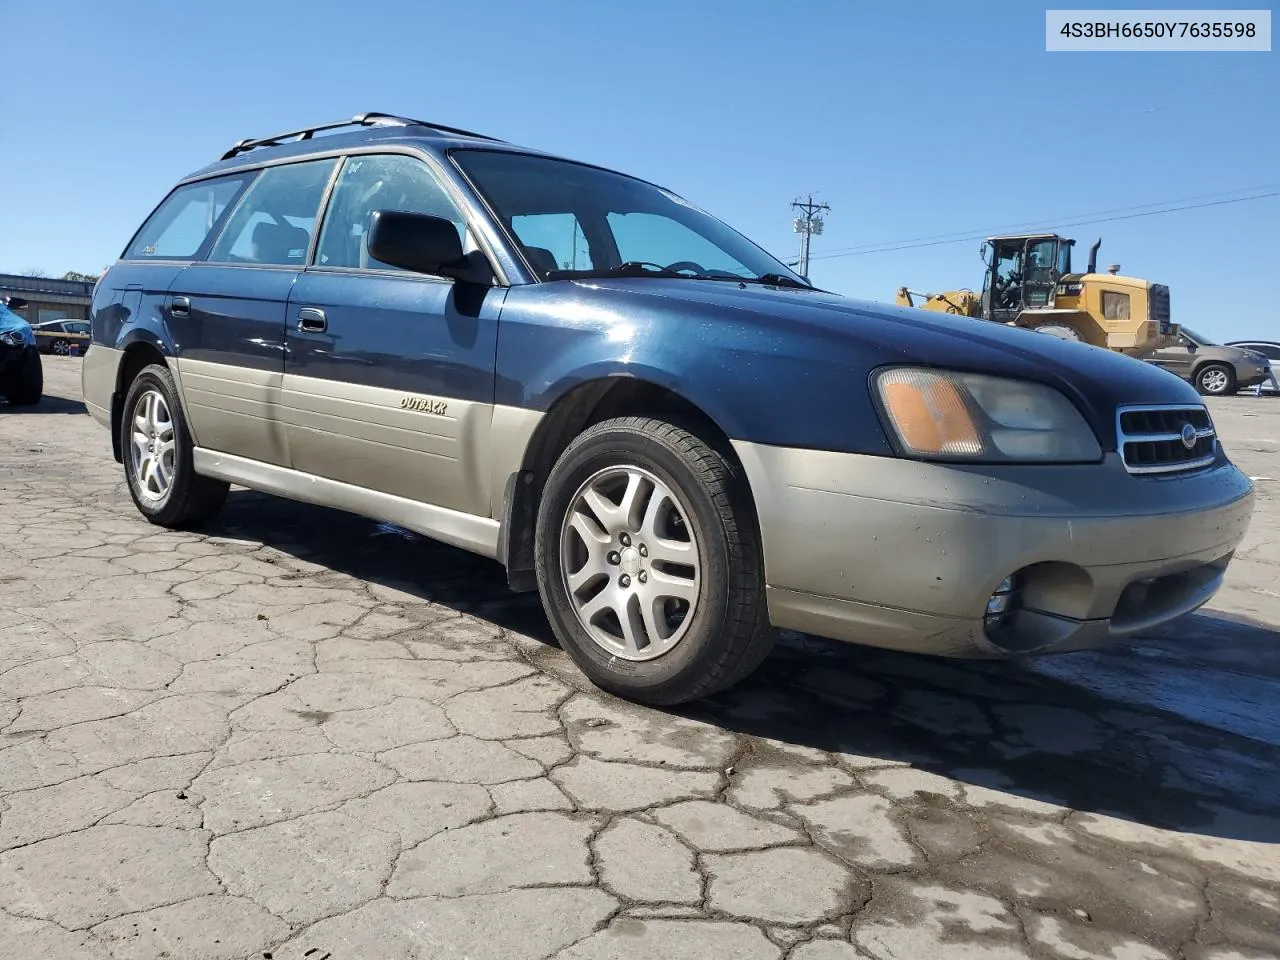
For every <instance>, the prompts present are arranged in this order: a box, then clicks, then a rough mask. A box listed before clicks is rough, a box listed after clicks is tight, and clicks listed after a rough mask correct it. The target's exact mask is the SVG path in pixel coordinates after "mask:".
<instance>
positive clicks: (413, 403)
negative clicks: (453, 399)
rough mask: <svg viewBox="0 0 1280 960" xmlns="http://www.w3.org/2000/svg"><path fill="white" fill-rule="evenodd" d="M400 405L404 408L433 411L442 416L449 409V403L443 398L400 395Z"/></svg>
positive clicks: (422, 411)
mask: <svg viewBox="0 0 1280 960" xmlns="http://www.w3.org/2000/svg"><path fill="white" fill-rule="evenodd" d="M400 406H401V407H402V408H403V409H405V410H417V411H418V412H419V413H433V414H435V415H436V416H438V417H443V416H444V415H445V413H446V412H447V411H448V409H449V405H448V404H447V403H445V402H444V401H443V400H428V399H427V398H426V397H401V398H400Z"/></svg>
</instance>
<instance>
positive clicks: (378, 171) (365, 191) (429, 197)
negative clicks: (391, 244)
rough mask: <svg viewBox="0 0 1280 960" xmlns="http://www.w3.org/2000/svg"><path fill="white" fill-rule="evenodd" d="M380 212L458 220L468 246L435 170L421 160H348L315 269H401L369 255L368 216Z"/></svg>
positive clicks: (327, 217)
mask: <svg viewBox="0 0 1280 960" xmlns="http://www.w3.org/2000/svg"><path fill="white" fill-rule="evenodd" d="M377 210H394V211H396V212H398V213H422V214H427V215H429V216H433V217H440V218H442V219H445V220H450V221H452V222H453V224H454V226H455V227H457V229H458V237H459V239H461V240H463V241H464V243H465V240H466V222H465V221H464V219H463V217H462V214H461V213H460V212H459V211H458V208H457V206H456V205H455V204H454V202H453V200H451V199H450V197H449V194H448V193H446V192H445V189H444V187H442V186H441V185H440V182H439V180H437V179H436V176H435V174H434V173H432V171H431V169H430V168H429V167H428V166H427V165H426V164H425V163H423V162H422V161H421V160H419V159H417V158H416V157H409V156H405V155H403V154H373V155H368V156H365V155H359V156H354V157H349V158H348V159H347V162H346V164H345V166H343V168H342V173H341V174H340V175H339V176H338V183H337V186H335V187H334V190H333V195H332V197H331V198H330V200H329V208H328V211H327V212H326V213H325V217H324V226H323V228H322V229H321V232H320V244H319V246H318V247H317V248H316V265H317V266H321V267H355V268H360V269H376V270H399V269H400V268H399V267H394V266H392V265H391V264H388V263H383V262H382V261H381V260H375V259H374V258H373V257H372V256H370V254H369V241H368V237H369V218H370V217H371V216H372V215H373V213H374V212H375V211H377Z"/></svg>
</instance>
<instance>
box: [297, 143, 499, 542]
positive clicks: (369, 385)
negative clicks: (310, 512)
mask: <svg viewBox="0 0 1280 960" xmlns="http://www.w3.org/2000/svg"><path fill="white" fill-rule="evenodd" d="M376 210H397V211H403V212H410V213H426V214H431V215H434V216H440V217H445V218H447V219H449V220H451V221H453V222H454V224H455V225H456V226H457V228H458V230H459V232H460V234H461V235H462V236H463V239H464V243H466V242H467V240H468V238H469V236H470V234H469V232H468V231H467V228H466V225H465V218H464V216H463V215H462V213H461V212H460V211H459V209H458V207H457V205H456V204H455V203H454V201H453V199H452V198H451V196H450V193H449V190H448V189H447V187H446V186H445V184H444V181H443V180H442V179H441V177H440V176H439V175H438V174H437V173H436V172H435V171H434V170H432V169H431V168H430V167H429V166H428V165H427V164H426V163H425V162H424V161H423V160H422V159H420V158H418V157H416V156H410V155H408V154H397V153H378V154H361V155H355V156H351V157H348V158H347V159H346V161H345V163H344V166H343V169H342V170H341V172H340V174H339V175H338V179H337V181H336V183H335V186H334V188H333V192H332V195H331V197H330V200H329V203H328V208H327V212H326V214H325V218H324V224H323V226H322V228H321V233H320V239H319V243H318V245H317V248H316V255H315V257H314V263H313V265H312V266H309V267H308V268H307V269H306V270H305V271H304V272H303V273H302V274H301V276H299V278H298V280H297V282H296V283H295V284H294V285H293V289H292V291H291V292H290V296H289V314H288V315H289V326H288V331H287V337H286V343H287V354H286V361H285V374H284V392H283V411H282V414H283V417H284V420H285V424H286V428H285V429H286V434H287V438H288V445H289V449H290V451H291V455H292V459H293V465H294V467H295V469H297V470H301V471H304V472H306V473H309V474H315V475H318V476H322V477H325V478H328V479H331V480H337V481H340V482H341V483H344V484H350V485H352V486H354V487H359V488H363V489H365V490H373V491H377V492H379V493H383V494H391V495H393V496H397V497H404V498H407V499H410V500H414V501H418V502H421V503H427V504H431V505H435V506H440V507H445V508H448V509H450V510H456V511H462V512H465V513H469V514H475V515H479V516H484V517H487V516H488V515H489V503H490V501H489V473H488V470H487V469H486V461H487V455H486V454H487V450H488V443H489V426H490V419H491V416H492V412H493V390H494V362H495V355H496V348H497V324H498V312H499V310H500V308H501V304H502V299H503V297H504V296H505V289H504V288H498V287H493V288H479V287H475V286H470V285H457V284H455V283H454V282H453V281H451V280H448V279H445V278H442V277H435V276H424V275H420V274H413V273H409V272H407V271H404V270H401V269H398V268H395V267H392V266H390V265H388V264H384V263H380V262H379V261H377V260H374V259H373V258H372V257H371V256H370V254H369V248H368V243H367V232H368V228H369V219H370V216H371V215H372V213H373V212H374V211H376Z"/></svg>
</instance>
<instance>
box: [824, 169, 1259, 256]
mask: <svg viewBox="0 0 1280 960" xmlns="http://www.w3.org/2000/svg"><path fill="white" fill-rule="evenodd" d="M1277 189H1280V183H1264V184H1262V185H1260V186H1256V187H1239V188H1237V189H1235V190H1215V191H1214V192H1213V193H1197V194H1193V195H1192V196H1190V197H1173V198H1170V199H1168V200H1156V201H1153V202H1151V203H1138V204H1132V205H1130V206H1124V207H1112V208H1110V209H1109V210H1092V211H1089V212H1088V213H1074V214H1070V215H1068V216H1055V217H1039V218H1037V219H1035V220H1024V221H1022V222H1021V223H1007V224H1004V225H1003V226H999V227H992V228H990V229H989V230H987V231H985V235H986V236H990V235H991V234H994V233H996V232H998V231H1000V230H1021V229H1031V228H1034V227H1038V226H1041V225H1043V224H1045V223H1060V222H1063V221H1067V220H1079V219H1081V218H1082V217H1103V216H1109V215H1111V214H1115V213H1129V212H1132V211H1136V210H1149V209H1150V208H1152V207H1163V206H1166V205H1168V204H1172V203H1189V202H1191V201H1192V200H1208V199H1211V198H1217V197H1229V196H1232V195H1233V194H1237V193H1255V192H1257V191H1259V190H1277ZM973 232H975V231H971V230H952V231H951V232H950V233H933V234H928V235H927V236H923V237H906V238H905V239H902V240H886V241H884V242H883V243H859V244H855V245H854V246H852V247H841V248H839V249H836V250H830V251H828V254H831V253H847V252H852V251H858V250H864V249H870V248H873V247H874V248H877V249H878V248H879V247H881V246H896V245H898V244H900V243H916V242H924V241H928V240H945V239H948V238H953V237H954V238H959V239H960V240H967V239H969V234H970V233H973Z"/></svg>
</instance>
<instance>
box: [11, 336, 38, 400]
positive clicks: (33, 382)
mask: <svg viewBox="0 0 1280 960" xmlns="http://www.w3.org/2000/svg"><path fill="white" fill-rule="evenodd" d="M17 367H18V370H17V373H16V374H15V376H14V378H13V382H12V383H11V384H9V386H8V387H7V388H6V389H5V394H4V398H5V399H6V400H8V401H9V403H11V404H13V406H15V407H34V406H35V405H36V404H37V403H39V402H40V398H41V397H42V396H44V364H43V363H42V362H41V360H40V349H39V348H38V347H25V348H24V349H23V351H22V356H21V357H19V358H18V363H17Z"/></svg>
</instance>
